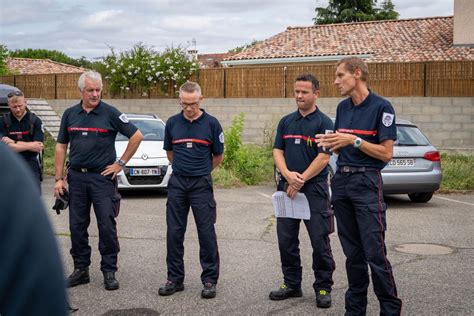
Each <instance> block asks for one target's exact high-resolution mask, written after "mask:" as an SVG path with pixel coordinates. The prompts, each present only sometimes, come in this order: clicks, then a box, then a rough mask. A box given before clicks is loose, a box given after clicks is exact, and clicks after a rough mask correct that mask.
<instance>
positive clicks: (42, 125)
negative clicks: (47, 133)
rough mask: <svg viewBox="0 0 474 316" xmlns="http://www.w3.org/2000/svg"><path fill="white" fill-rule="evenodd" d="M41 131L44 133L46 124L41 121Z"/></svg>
mask: <svg viewBox="0 0 474 316" xmlns="http://www.w3.org/2000/svg"><path fill="white" fill-rule="evenodd" d="M41 132H42V133H43V134H44V124H43V123H41Z"/></svg>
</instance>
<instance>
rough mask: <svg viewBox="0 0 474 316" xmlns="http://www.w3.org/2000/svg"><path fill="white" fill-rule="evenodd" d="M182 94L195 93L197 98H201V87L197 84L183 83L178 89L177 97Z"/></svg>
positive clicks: (191, 82)
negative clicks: (197, 95)
mask: <svg viewBox="0 0 474 316" xmlns="http://www.w3.org/2000/svg"><path fill="white" fill-rule="evenodd" d="M183 92H187V93H193V92H197V93H198V94H199V96H201V87H200V86H199V84H198V83H197V82H193V81H186V82H185V83H183V84H182V85H181V87H179V97H181V94H182V93H183Z"/></svg>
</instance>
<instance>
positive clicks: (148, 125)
mask: <svg viewBox="0 0 474 316" xmlns="http://www.w3.org/2000/svg"><path fill="white" fill-rule="evenodd" d="M130 121H131V122H132V123H133V124H134V125H135V126H136V127H137V128H138V129H139V130H140V132H142V134H143V140H144V141H147V140H150V141H157V140H158V141H159V140H161V141H162V140H163V139H164V137H165V124H163V122H161V121H157V120H130ZM116 140H117V141H128V138H127V137H125V136H124V135H122V134H120V133H117V138H116Z"/></svg>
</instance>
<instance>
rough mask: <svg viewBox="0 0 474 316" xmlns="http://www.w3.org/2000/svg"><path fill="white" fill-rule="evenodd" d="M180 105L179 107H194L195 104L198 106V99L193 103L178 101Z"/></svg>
mask: <svg viewBox="0 0 474 316" xmlns="http://www.w3.org/2000/svg"><path fill="white" fill-rule="evenodd" d="M179 104H180V105H181V107H182V108H183V109H185V108H187V107H188V106H190V107H192V108H195V107H197V106H199V101H198V102H194V103H183V102H180V103H179Z"/></svg>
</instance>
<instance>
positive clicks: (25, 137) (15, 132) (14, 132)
mask: <svg viewBox="0 0 474 316" xmlns="http://www.w3.org/2000/svg"><path fill="white" fill-rule="evenodd" d="M5 115H6V114H5ZM31 115H32V114H31V112H30V111H29V110H26V114H25V116H23V117H22V118H21V120H19V121H18V119H17V118H16V117H15V116H14V115H13V114H11V113H10V118H11V120H10V121H11V125H10V128H9V129H8V131H7V128H6V126H5V124H4V120H3V117H1V118H0V136H7V137H9V138H11V139H13V140H16V141H20V142H33V141H38V142H43V141H44V133H43V127H42V125H43V123H42V122H41V120H40V118H39V117H36V119H35V123H34V125H33V134H31V133H30V127H31V126H30V117H31ZM19 154H20V155H21V156H22V157H23V158H25V159H27V160H32V159H37V157H38V153H37V152H34V151H29V150H25V151H21V152H19Z"/></svg>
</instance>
